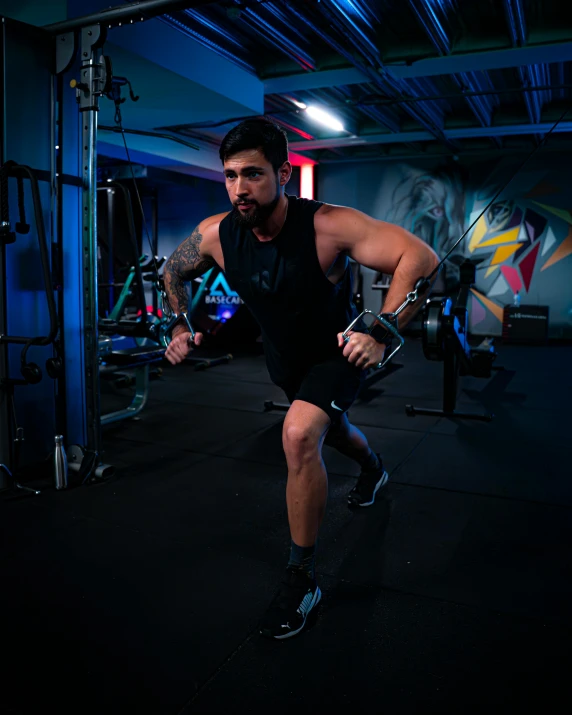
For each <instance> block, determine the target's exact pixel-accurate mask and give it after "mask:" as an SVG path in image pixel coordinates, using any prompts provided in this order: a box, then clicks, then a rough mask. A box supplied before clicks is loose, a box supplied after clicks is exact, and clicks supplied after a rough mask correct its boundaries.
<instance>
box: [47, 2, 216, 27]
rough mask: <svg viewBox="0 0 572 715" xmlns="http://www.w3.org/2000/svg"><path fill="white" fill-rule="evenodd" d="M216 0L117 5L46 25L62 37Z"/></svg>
mask: <svg viewBox="0 0 572 715" xmlns="http://www.w3.org/2000/svg"><path fill="white" fill-rule="evenodd" d="M214 1H215V0H194V2H191V1H190V0H141V2H134V3H130V4H129V5H117V6H115V7H110V8H107V9H106V10H101V11H100V12H94V13H92V14H91V15H83V16H81V17H75V18H72V19H71V20H64V21H63V22H56V23H53V24H51V25H44V30H47V31H48V32H49V33H51V34H53V35H61V34H63V33H64V32H71V31H72V30H80V29H82V28H84V27H87V26H88V25H98V24H104V25H108V26H109V27H113V26H119V25H121V24H123V23H133V22H136V21H137V22H143V21H144V20H150V19H151V18H153V17H157V16H158V15H163V14H164V13H166V12H176V11H177V10H187V9H189V8H195V7H201V6H202V5H211V4H212V3H213V2H214Z"/></svg>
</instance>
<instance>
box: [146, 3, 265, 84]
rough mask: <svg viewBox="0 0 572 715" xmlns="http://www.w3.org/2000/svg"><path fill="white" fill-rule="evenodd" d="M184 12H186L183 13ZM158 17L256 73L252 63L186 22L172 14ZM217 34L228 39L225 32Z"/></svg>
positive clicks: (226, 58) (211, 27)
mask: <svg viewBox="0 0 572 715" xmlns="http://www.w3.org/2000/svg"><path fill="white" fill-rule="evenodd" d="M185 14H187V13H185ZM159 19H160V20H161V22H164V23H165V25H168V26H169V27H173V28H174V29H176V30H177V31H178V32H180V33H182V34H183V35H186V36H187V37H190V38H191V39H193V40H195V41H196V42H198V43H199V44H200V45H203V47H207V48H208V49H209V50H212V51H213V52H216V54H217V55H220V56H221V57H224V59H225V60H228V61H229V62H232V63H233V64H235V65H237V66H238V67H240V68H241V69H243V70H245V71H246V72H249V73H250V74H253V75H255V74H256V69H255V67H254V66H253V65H251V64H250V63H248V62H245V61H244V60H243V59H241V58H240V57H238V56H237V55H236V53H234V52H229V51H228V50H225V49H224V47H221V46H220V45H217V43H216V42H213V41H212V40H210V39H209V38H208V37H205V36H204V35H201V34H200V33H198V32H197V31H196V30H193V28H192V27H189V26H188V25H187V24H186V23H184V22H181V21H180V20H178V19H177V18H176V17H173V16H172V15H163V16H162V17H160V18H159ZM205 26H206V27H209V28H210V29H212V30H213V31H214V32H217V30H218V27H217V26H216V25H214V24H212V25H211V24H210V23H209V24H208V25H205ZM219 34H221V35H222V36H223V37H224V38H225V39H228V38H227V36H226V34H225V33H223V32H220V33H219ZM235 42H236V41H235Z"/></svg>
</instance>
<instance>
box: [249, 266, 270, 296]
mask: <svg viewBox="0 0 572 715" xmlns="http://www.w3.org/2000/svg"><path fill="white" fill-rule="evenodd" d="M250 280H251V282H252V284H253V285H254V288H255V289H256V290H257V291H259V292H260V293H263V294H265V293H270V273H269V272H268V271H259V272H258V273H254V274H253V275H252V276H251V277H250Z"/></svg>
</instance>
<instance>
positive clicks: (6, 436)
mask: <svg viewBox="0 0 572 715" xmlns="http://www.w3.org/2000/svg"><path fill="white" fill-rule="evenodd" d="M5 92H6V23H5V21H4V18H2V23H1V24H0V127H1V129H0V131H1V134H0V166H2V165H3V164H4V162H5V161H6V96H5ZM5 275H6V246H5V244H4V243H3V242H2V243H0V335H3V334H4V333H5V332H6V330H7V328H8V321H7V315H6V299H7V296H6V280H5ZM8 370H9V365H8V346H7V345H6V344H3V343H1V342H0V462H3V463H4V464H7V465H8V468H12V467H13V464H12V449H11V447H12V439H13V436H14V435H13V433H12V429H11V420H10V417H9V414H10V413H9V404H8V403H9V395H8V388H7V386H5V385H4V383H3V379H4V378H7V377H8ZM6 485H7V480H6V475H5V474H4V472H2V470H0V489H1V488H2V487H4V486H6Z"/></svg>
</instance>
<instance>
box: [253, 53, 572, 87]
mask: <svg viewBox="0 0 572 715" xmlns="http://www.w3.org/2000/svg"><path fill="white" fill-rule="evenodd" d="M570 60H572V42H554V43H551V44H549V45H527V46H526V47H514V48H509V49H506V50H478V51H476V52H466V53H452V54H450V55H446V56H444V57H428V58H426V59H421V60H415V61H413V62H393V63H392V62H388V63H386V64H384V65H383V66H382V67H379V69H378V72H379V74H380V77H383V76H384V75H385V74H387V75H389V76H390V77H393V78H395V79H412V78H416V77H435V76H437V75H447V74H455V73H457V72H478V71H487V70H497V69H512V68H513V67H519V66H523V65H537V64H553V63H557V62H569V61H570ZM369 81H370V79H369V77H368V76H367V75H366V74H365V72H363V71H362V70H361V69H360V68H357V67H347V68H344V69H335V70H321V71H319V72H298V73H296V74H290V75H284V76H282V77H270V78H268V79H266V80H264V93H265V94H288V93H293V92H300V91H303V90H307V89H320V88H323V87H335V86H341V85H350V84H365V83H367V82H369Z"/></svg>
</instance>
